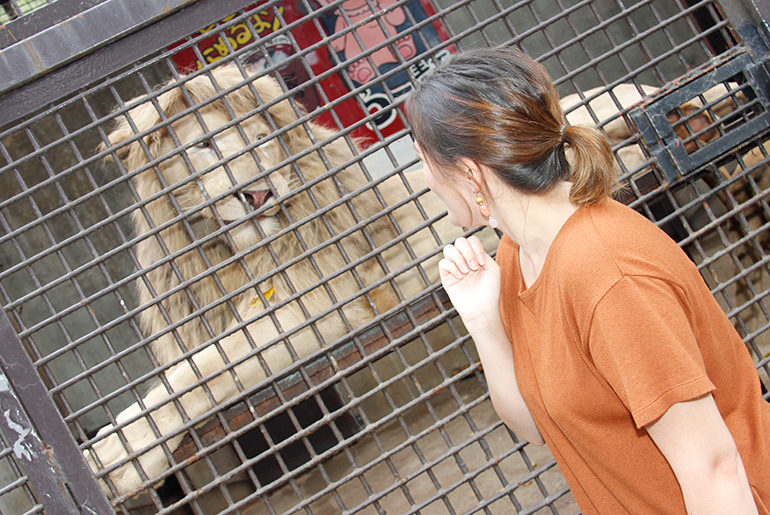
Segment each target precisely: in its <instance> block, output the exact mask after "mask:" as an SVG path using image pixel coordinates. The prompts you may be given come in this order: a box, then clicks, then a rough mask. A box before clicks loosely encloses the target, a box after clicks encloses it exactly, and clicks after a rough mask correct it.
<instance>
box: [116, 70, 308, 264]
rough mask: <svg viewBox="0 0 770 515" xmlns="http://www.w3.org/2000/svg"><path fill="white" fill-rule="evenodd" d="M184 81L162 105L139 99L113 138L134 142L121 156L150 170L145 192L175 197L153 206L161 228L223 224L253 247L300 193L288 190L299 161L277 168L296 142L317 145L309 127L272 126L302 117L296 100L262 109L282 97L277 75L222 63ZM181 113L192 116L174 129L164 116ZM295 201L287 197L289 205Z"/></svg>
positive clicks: (206, 230)
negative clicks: (175, 222) (248, 74)
mask: <svg viewBox="0 0 770 515" xmlns="http://www.w3.org/2000/svg"><path fill="white" fill-rule="evenodd" d="M212 78H215V80H216V83H217V87H216V88H215V87H214V85H213V83H212ZM184 89H185V91H184V92H183V91H182V89H181V88H174V89H171V90H169V91H167V92H165V93H163V94H161V95H159V96H158V97H157V99H156V102H155V103H151V102H149V101H148V98H145V97H140V98H138V99H136V100H135V101H132V102H131V103H133V104H135V105H136V107H132V108H131V109H130V111H129V113H128V116H125V117H120V118H118V119H117V120H116V121H117V125H116V128H115V130H114V131H113V132H112V133H111V134H110V143H111V144H112V145H113V146H115V145H119V144H120V143H121V142H123V141H125V140H127V139H132V140H133V141H132V142H130V143H129V144H128V145H125V146H120V147H119V148H118V149H117V150H116V151H115V155H117V156H118V157H119V158H120V159H121V160H122V161H123V162H124V164H125V166H126V168H127V169H128V170H136V169H141V168H145V171H143V172H141V173H140V174H139V175H137V176H136V177H135V178H134V183H135V185H136V189H137V192H138V193H139V196H140V197H141V198H144V199H148V198H157V197H158V196H159V195H167V201H164V200H158V201H154V202H152V203H151V204H150V205H149V206H148V211H149V215H150V217H151V218H152V224H154V225H155V226H159V225H162V224H163V223H166V222H168V221H170V220H171V219H179V217H180V215H181V216H183V217H184V219H185V221H186V223H187V224H188V225H189V226H190V227H192V229H193V231H194V232H195V234H196V236H197V237H198V238H203V237H205V236H207V235H209V234H211V233H214V232H216V233H218V234H220V239H221V240H224V241H223V242H225V241H226V243H227V244H230V245H231V244H233V243H234V244H235V247H236V249H235V250H238V249H246V248H249V247H251V246H253V245H255V244H256V243H258V242H259V241H261V239H262V237H265V236H271V235H274V234H275V233H277V232H278V231H279V230H280V229H281V226H282V225H281V220H280V219H279V216H280V215H279V211H281V206H279V203H278V202H279V201H281V199H282V198H290V199H292V198H294V197H292V196H289V197H286V196H287V194H289V193H290V192H291V191H292V189H293V188H296V187H297V186H298V184H299V182H298V181H299V179H298V178H297V177H296V176H294V175H293V172H292V166H291V165H289V164H286V165H285V166H282V167H281V168H277V169H276V168H275V166H276V165H278V164H279V163H281V162H286V163H288V162H289V161H288V160H287V157H288V155H291V154H293V153H295V152H296V151H297V150H296V148H295V147H298V146H299V147H300V148H305V147H307V146H309V145H311V144H312V143H310V141H309V140H308V138H307V135H305V134H304V133H303V130H304V129H302V127H301V126H300V127H295V128H292V129H290V130H288V131H278V132H277V133H276V132H274V131H273V128H274V127H278V128H279V129H280V128H282V127H285V126H286V125H287V124H289V123H291V122H294V121H296V120H297V115H296V109H295V108H293V107H292V106H291V104H290V102H289V100H286V99H283V100H280V101H278V102H274V101H273V102H272V104H271V105H270V106H269V107H268V108H267V109H265V108H264V107H262V103H263V102H264V103H267V102H270V101H272V100H274V99H277V98H279V97H281V96H282V95H283V91H282V90H281V87H280V86H279V84H278V83H277V82H276V81H275V80H274V79H271V78H269V77H262V78H258V79H256V80H253V81H247V80H246V79H245V78H244V76H243V75H241V73H240V72H239V71H238V70H237V69H235V68H234V67H223V68H219V69H217V70H215V71H214V72H213V73H212V76H211V78H210V77H208V76H205V75H202V76H199V77H196V78H193V79H192V80H190V81H188V82H186V83H185V84H184ZM227 89H229V90H230V92H228V93H227V95H225V97H224V98H222V95H221V93H219V91H222V90H227ZM257 97H258V98H259V99H261V100H258V99H257ZM161 113H162V114H163V116H161ZM185 113H189V114H185ZM179 115H183V116H181V118H179V119H177V120H175V121H173V123H171V125H170V127H169V126H167V125H166V124H164V123H163V120H162V118H172V119H173V118H174V117H175V116H179ZM129 118H130V120H131V123H129ZM268 119H269V120H270V122H268ZM153 129H156V130H154V131H153ZM143 131H151V132H150V133H149V134H148V135H147V136H144V137H143V140H144V141H143V144H140V142H139V141H136V140H135V135H136V134H137V132H143ZM305 140H308V141H305ZM286 149H288V152H286ZM148 151H149V154H148ZM287 154H288V155H287ZM148 157H151V158H152V159H157V160H158V165H157V167H152V166H150V167H148V166H147V165H148V163H149V159H148ZM158 171H160V173H161V176H162V177H158V175H157V172H158ZM267 172H269V175H268V173H267ZM291 203H292V202H291V201H289V202H283V204H284V207H286V206H288V205H290V204H291ZM180 211H181V213H180ZM137 223H138V225H139V230H140V232H142V231H146V230H149V227H144V224H145V222H144V221H143V220H142V217H137ZM223 227H227V231H226V232H225V231H222V228H223ZM228 234H229V237H228ZM182 245H184V244H183V243H182Z"/></svg>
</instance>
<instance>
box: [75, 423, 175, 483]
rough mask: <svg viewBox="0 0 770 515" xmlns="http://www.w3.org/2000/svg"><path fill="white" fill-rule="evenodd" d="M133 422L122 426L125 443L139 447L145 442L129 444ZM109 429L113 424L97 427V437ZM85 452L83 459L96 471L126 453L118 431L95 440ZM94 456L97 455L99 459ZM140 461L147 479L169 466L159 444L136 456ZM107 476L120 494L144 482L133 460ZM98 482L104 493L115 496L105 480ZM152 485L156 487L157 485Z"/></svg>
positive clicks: (116, 461)
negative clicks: (125, 426) (124, 426)
mask: <svg viewBox="0 0 770 515" xmlns="http://www.w3.org/2000/svg"><path fill="white" fill-rule="evenodd" d="M132 425H133V424H132ZM132 425H131V426H128V427H127V428H124V430H123V434H124V435H125V436H126V438H127V441H128V444H129V445H130V446H131V447H135V448H137V449H140V448H142V447H144V446H145V445H146V444H143V443H142V442H140V441H135V443H136V445H134V443H132V439H131V438H130V434H131V431H130V429H131V427H132ZM111 429H112V426H106V427H103V428H102V429H100V430H99V433H98V434H97V437H98V436H99V435H102V434H104V433H106V432H108V431H110V430H111ZM127 430H128V431H127ZM137 440H138V439H137ZM84 455H85V458H86V461H87V462H88V464H89V466H90V467H91V470H93V471H94V473H96V472H98V471H99V470H102V469H107V468H109V467H110V466H112V465H114V464H115V463H118V462H120V461H122V460H123V459H124V458H126V457H127V456H128V452H127V451H126V448H125V447H124V446H123V443H122V442H121V441H120V438H119V437H118V435H117V433H113V434H111V435H109V436H107V437H105V438H104V439H102V440H100V441H98V442H96V443H95V444H94V445H93V447H91V449H90V450H85V451H84ZM96 458H98V462H97V459H96ZM139 464H140V465H141V467H142V470H143V471H144V473H145V475H146V476H147V477H149V478H152V477H155V476H157V475H158V474H161V473H162V472H163V471H165V470H166V469H167V468H168V462H167V460H166V457H165V455H164V454H163V450H162V449H161V448H160V447H155V448H153V449H150V450H148V451H147V452H146V453H144V454H142V455H141V456H139ZM108 476H109V480H110V482H111V483H112V485H113V486H114V488H115V489H116V490H117V494H118V495H123V494H126V493H129V492H132V491H135V490H138V489H139V488H140V487H141V486H142V484H143V483H144V481H143V480H142V477H141V476H140V475H139V470H138V469H137V465H136V463H135V462H134V461H130V462H128V463H125V464H124V465H121V466H119V467H118V468H116V469H115V470H112V471H110V473H109V474H108ZM99 484H100V486H101V487H102V490H103V491H104V493H105V494H106V495H107V496H109V497H112V496H113V495H114V493H115V492H113V491H112V490H111V489H110V487H109V486H108V485H107V482H106V481H105V480H104V479H100V480H99ZM153 486H154V487H158V486H160V484H157V485H153Z"/></svg>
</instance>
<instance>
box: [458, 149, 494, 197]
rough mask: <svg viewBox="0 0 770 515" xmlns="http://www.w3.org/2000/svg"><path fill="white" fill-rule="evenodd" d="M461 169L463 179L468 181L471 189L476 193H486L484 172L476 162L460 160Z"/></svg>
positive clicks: (465, 159)
mask: <svg viewBox="0 0 770 515" xmlns="http://www.w3.org/2000/svg"><path fill="white" fill-rule="evenodd" d="M460 162H461V167H462V169H463V170H465V177H466V178H467V179H468V182H469V183H470V184H471V189H472V190H473V191H474V192H475V193H478V192H480V191H486V190H487V181H486V177H485V170H484V168H483V167H482V166H481V165H479V164H478V163H477V162H476V161H474V160H472V159H469V158H467V157H463V158H462V159H460Z"/></svg>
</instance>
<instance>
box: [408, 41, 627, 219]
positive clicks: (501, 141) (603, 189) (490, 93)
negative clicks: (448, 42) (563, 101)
mask: <svg viewBox="0 0 770 515" xmlns="http://www.w3.org/2000/svg"><path fill="white" fill-rule="evenodd" d="M407 117H408V118H409V122H410V125H411V127H412V132H413V134H414V137H415V140H416V141H417V142H418V143H419V145H420V148H421V149H422V152H423V155H424V156H425V158H426V159H427V160H428V161H429V162H431V163H432V164H434V165H436V168H437V169H438V170H450V169H456V168H457V167H458V164H459V163H460V160H461V159H462V158H468V159H471V160H472V161H474V162H476V163H477V164H479V165H485V166H487V167H488V168H490V169H491V170H493V171H494V172H495V173H497V175H498V176H499V177H500V178H501V179H502V180H503V181H505V183H506V184H508V185H510V186H511V187H513V188H515V189H516V190H518V191H520V192H523V193H530V194H537V193H545V192H547V191H549V190H550V189H551V188H552V187H553V186H555V185H556V184H557V183H558V182H559V181H562V180H568V181H570V182H571V183H572V189H571V191H570V201H571V202H572V203H573V204H575V205H578V206H580V205H584V204H593V203H596V202H599V201H600V200H602V199H603V198H605V197H606V196H608V195H609V194H610V193H611V192H612V190H613V189H614V188H615V186H616V185H617V179H616V175H615V157H614V155H613V153H612V149H611V147H610V144H609V142H608V141H607V139H606V138H605V137H604V136H603V135H602V134H601V133H600V132H599V131H597V130H596V129H593V128H590V127H581V126H567V125H566V121H565V118H564V113H563V112H562V110H561V106H560V105H559V97H558V95H557V94H556V90H555V89H554V87H553V83H552V82H551V79H550V77H549V76H548V73H547V72H546V71H545V68H543V67H542V66H541V65H540V64H539V63H537V62H535V61H534V60H532V59H531V58H530V57H529V56H527V55H526V54H524V53H522V52H520V51H518V50H515V49H512V48H504V47H499V48H486V49H478V50H471V51H467V52H462V53H460V54H456V55H453V56H452V57H451V58H450V59H449V60H448V61H447V62H446V63H444V64H443V65H441V66H440V67H439V68H437V69H436V70H435V71H434V72H433V73H432V74H431V75H430V76H429V77H427V78H426V79H425V80H424V81H423V82H422V83H420V84H419V85H418V86H417V87H416V88H415V90H414V91H413V92H412V93H411V94H410V97H409V100H408V101H407ZM567 144H568V145H569V146H570V147H571V149H572V151H573V153H574V157H575V160H574V161H575V163H574V170H571V169H570V165H569V163H568V162H567V158H566V155H565V145H567Z"/></svg>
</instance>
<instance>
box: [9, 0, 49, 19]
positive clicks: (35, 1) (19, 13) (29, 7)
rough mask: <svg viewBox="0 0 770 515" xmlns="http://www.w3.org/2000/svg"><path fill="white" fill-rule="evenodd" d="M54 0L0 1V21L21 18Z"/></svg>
mask: <svg viewBox="0 0 770 515" xmlns="http://www.w3.org/2000/svg"><path fill="white" fill-rule="evenodd" d="M54 1H55V0H4V1H2V2H0V23H2V22H9V21H11V20H15V19H17V18H21V17H23V16H25V15H27V14H29V13H31V12H33V11H36V10H37V9H40V8H41V7H44V6H46V5H48V4H52V3H53V2H54Z"/></svg>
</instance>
